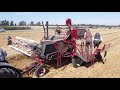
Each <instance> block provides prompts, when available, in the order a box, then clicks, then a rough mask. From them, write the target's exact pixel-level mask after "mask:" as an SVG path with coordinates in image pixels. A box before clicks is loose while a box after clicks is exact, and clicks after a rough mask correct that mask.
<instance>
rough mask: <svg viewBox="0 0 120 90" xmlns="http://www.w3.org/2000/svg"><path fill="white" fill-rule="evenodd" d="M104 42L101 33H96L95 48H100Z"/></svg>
mask: <svg viewBox="0 0 120 90" xmlns="http://www.w3.org/2000/svg"><path fill="white" fill-rule="evenodd" d="M102 41H103V38H102V36H101V35H100V33H96V34H95V36H94V41H93V43H94V48H95V47H97V48H98V47H99V45H100V43H101V42H102Z"/></svg>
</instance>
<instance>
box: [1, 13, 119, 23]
mask: <svg viewBox="0 0 120 90" xmlns="http://www.w3.org/2000/svg"><path fill="white" fill-rule="evenodd" d="M67 18H71V19H72V23H73V24H105V25H120V12H0V21H1V20H5V19H6V20H10V21H12V20H13V21H14V22H15V23H17V24H18V22H19V21H22V20H24V21H26V22H27V23H28V22H30V21H34V22H35V23H36V22H38V21H44V22H45V21H49V23H50V24H65V20H66V19H67Z"/></svg>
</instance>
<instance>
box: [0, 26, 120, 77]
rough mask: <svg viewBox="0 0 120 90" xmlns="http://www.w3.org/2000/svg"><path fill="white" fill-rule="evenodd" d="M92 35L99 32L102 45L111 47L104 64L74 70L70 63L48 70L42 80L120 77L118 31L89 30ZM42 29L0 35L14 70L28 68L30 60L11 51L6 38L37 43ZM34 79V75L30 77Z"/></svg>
mask: <svg viewBox="0 0 120 90" xmlns="http://www.w3.org/2000/svg"><path fill="white" fill-rule="evenodd" d="M91 31H92V32H93V35H94V34H95V33H96V32H99V33H100V34H101V35H102V37H103V42H102V44H101V45H103V44H104V43H110V44H111V47H110V49H109V50H108V54H107V61H106V62H105V64H103V63H101V62H96V63H95V64H94V66H90V63H88V64H83V65H82V66H81V67H78V68H74V67H73V66H72V64H71V63H69V64H67V65H65V66H63V67H60V68H58V69H55V68H53V67H51V68H50V70H49V72H48V73H47V74H46V75H45V76H43V77H42V78H119V77H120V68H119V66H120V49H119V48H120V30H118V29H91ZM49 32H50V35H52V34H53V35H54V32H53V31H52V30H50V31H49ZM43 35H44V34H43V30H42V27H32V29H31V30H25V31H20V30H18V31H7V32H2V33H0V47H1V48H3V49H5V50H6V51H7V53H8V56H7V60H8V61H9V62H10V64H11V65H13V66H15V67H16V68H19V69H23V68H25V67H26V66H28V65H29V64H30V63H31V62H33V61H32V60H30V59H29V58H28V57H26V56H24V55H22V54H21V53H19V52H17V51H15V50H13V49H11V48H10V47H8V46H7V37H8V36H11V37H12V38H13V39H14V38H15V36H19V37H24V38H28V39H33V40H35V41H36V42H37V43H39V42H40V40H41V39H42V37H43ZM32 77H33V78H35V76H34V75H32Z"/></svg>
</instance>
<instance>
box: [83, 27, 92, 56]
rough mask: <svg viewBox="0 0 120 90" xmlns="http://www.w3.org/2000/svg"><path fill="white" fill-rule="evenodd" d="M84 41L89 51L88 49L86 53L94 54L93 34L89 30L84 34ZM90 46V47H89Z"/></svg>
mask: <svg viewBox="0 0 120 90" xmlns="http://www.w3.org/2000/svg"><path fill="white" fill-rule="evenodd" d="M84 39H85V41H86V42H85V43H86V47H87V48H89V49H86V52H88V51H89V50H90V51H89V52H90V53H91V54H92V32H91V31H89V29H87V30H86V32H85V34H84ZM89 46H90V47H89Z"/></svg>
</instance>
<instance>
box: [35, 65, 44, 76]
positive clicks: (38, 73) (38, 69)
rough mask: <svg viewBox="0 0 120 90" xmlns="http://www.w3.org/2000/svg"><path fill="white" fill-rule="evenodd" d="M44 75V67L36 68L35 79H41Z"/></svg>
mask: <svg viewBox="0 0 120 90" xmlns="http://www.w3.org/2000/svg"><path fill="white" fill-rule="evenodd" d="M45 74H46V67H45V66H44V65H40V66H38V67H37V69H36V70H35V75H36V76H37V77H41V76H43V75H45Z"/></svg>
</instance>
